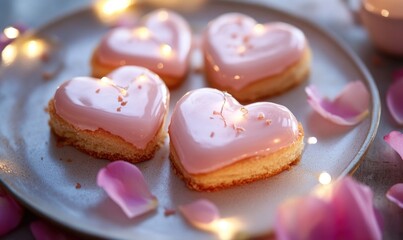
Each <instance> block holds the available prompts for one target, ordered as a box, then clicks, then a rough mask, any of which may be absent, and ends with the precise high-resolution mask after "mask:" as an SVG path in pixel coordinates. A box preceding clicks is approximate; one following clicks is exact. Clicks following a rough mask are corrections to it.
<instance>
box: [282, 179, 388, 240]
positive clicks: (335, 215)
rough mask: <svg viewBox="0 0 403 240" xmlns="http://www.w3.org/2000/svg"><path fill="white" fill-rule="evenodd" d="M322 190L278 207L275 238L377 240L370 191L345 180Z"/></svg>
mask: <svg viewBox="0 0 403 240" xmlns="http://www.w3.org/2000/svg"><path fill="white" fill-rule="evenodd" d="M322 190H327V191H325V194H323V193H322V195H321V194H318V193H316V192H313V193H312V194H310V195H308V196H305V197H301V198H298V199H296V200H288V201H286V202H285V203H283V204H281V205H280V206H279V208H278V209H277V214H276V225H275V232H276V236H277V238H278V239H381V237H382V231H381V228H382V226H381V225H382V222H381V221H380V219H379V216H378V215H377V212H376V210H375V209H374V207H373V201H372V198H373V195H372V192H371V189H369V188H368V187H367V186H365V185H362V184H360V183H358V182H356V181H354V180H353V179H352V178H351V177H345V178H343V179H340V180H338V181H336V182H334V183H333V184H331V185H327V186H322ZM321 192H324V191H321Z"/></svg>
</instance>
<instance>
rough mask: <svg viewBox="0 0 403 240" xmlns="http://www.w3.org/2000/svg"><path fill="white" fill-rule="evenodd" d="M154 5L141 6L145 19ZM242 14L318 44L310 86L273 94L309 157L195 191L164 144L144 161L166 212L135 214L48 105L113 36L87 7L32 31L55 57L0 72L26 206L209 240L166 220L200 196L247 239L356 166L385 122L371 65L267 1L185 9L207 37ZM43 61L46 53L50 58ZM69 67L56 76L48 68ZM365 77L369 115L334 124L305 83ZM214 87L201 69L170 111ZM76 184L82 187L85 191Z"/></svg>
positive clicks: (75, 220) (10, 156)
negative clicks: (59, 142) (61, 131)
mask: <svg viewBox="0 0 403 240" xmlns="http://www.w3.org/2000/svg"><path fill="white" fill-rule="evenodd" d="M150 10H151V8H150V7H146V6H137V7H136V12H137V14H139V15H143V14H144V13H146V12H148V11H150ZM231 11H236V12H243V13H246V14H248V15H250V16H253V17H254V18H256V19H257V20H258V21H260V22H268V21H284V22H288V23H291V24H293V25H295V26H297V27H299V28H301V29H302V30H303V31H304V33H305V34H306V36H307V37H308V39H309V42H310V46H311V48H312V50H313V65H312V69H311V75H310V77H309V79H308V81H306V82H305V83H303V84H301V85H300V86H298V87H296V88H294V89H292V90H290V91H288V92H287V93H285V94H283V95H281V96H278V97H275V98H271V99H268V100H269V101H274V102H277V103H280V104H283V105H286V106H287V107H288V108H290V109H291V111H293V112H294V114H295V115H296V117H297V118H298V119H299V120H300V121H301V122H302V124H303V126H304V128H305V136H306V137H305V139H309V138H310V137H315V138H316V139H317V143H316V144H306V147H305V151H304V153H303V156H302V159H301V162H300V163H299V164H298V165H297V166H295V167H293V168H292V169H291V170H289V171H285V172H283V173H281V174H279V175H277V176H274V177H272V178H269V179H266V180H262V181H258V182H256V183H252V184H248V185H245V186H241V187H234V188H231V189H228V190H222V191H219V192H214V193H199V192H194V191H190V190H189V189H187V188H186V187H185V185H184V183H183V182H182V181H181V180H180V179H179V178H178V177H177V176H176V175H175V174H174V173H173V171H172V170H171V168H170V163H169V160H168V154H169V148H168V147H167V143H168V141H169V139H167V140H166V142H165V146H164V147H163V148H162V149H161V150H159V151H158V153H157V155H156V157H155V158H154V159H153V160H151V161H148V162H145V163H141V164H138V167H139V168H140V169H141V170H142V172H143V173H144V175H145V178H146V180H147V182H148V184H149V186H150V188H151V191H152V192H153V193H154V194H155V195H156V196H157V198H158V199H159V203H160V204H159V208H158V210H157V211H154V212H151V213H149V214H146V215H144V216H141V217H139V218H136V219H132V220H129V219H127V218H126V217H125V215H124V214H123V212H122V210H121V209H119V208H118V207H117V205H116V204H115V203H113V202H112V201H111V200H110V199H109V198H108V197H107V196H106V194H105V193H104V191H103V190H102V189H100V188H99V187H98V186H97V185H96V175H97V172H98V171H99V169H100V168H102V167H104V166H105V165H106V164H107V163H108V162H107V161H105V160H100V159H93V158H91V157H89V156H88V155H86V154H83V153H81V152H79V151H77V150H75V149H74V148H72V147H63V148H59V147H57V146H56V142H55V138H54V136H53V135H52V134H51V133H50V129H49V126H48V115H47V113H46V112H45V111H44V109H45V107H46V105H47V102H48V100H49V99H50V98H51V97H52V95H53V94H54V92H55V89H56V87H57V86H58V85H59V84H61V83H62V82H63V81H65V80H67V79H70V78H72V77H75V76H79V75H89V73H90V65H89V59H90V56H91V53H92V50H93V49H94V47H95V46H96V44H97V43H98V41H99V40H100V37H101V36H102V35H103V34H105V33H106V31H107V27H106V26H104V25H103V24H101V22H100V21H99V20H98V19H97V17H96V16H95V15H94V13H93V12H92V11H91V10H89V9H86V10H83V11H79V12H77V13H74V14H72V15H69V16H66V17H64V18H61V19H60V20H58V21H55V22H53V23H51V24H48V25H47V26H45V27H43V28H42V29H40V30H39V31H38V32H36V33H35V34H34V35H33V36H26V37H25V38H24V39H21V41H19V42H17V43H18V44H20V45H21V44H23V42H24V41H27V39H28V38H30V37H34V38H36V37H40V38H45V39H47V40H48V41H49V39H58V40H57V41H56V42H55V41H53V42H52V44H51V46H50V47H51V48H52V49H53V50H52V51H53V54H52V55H51V56H50V61H40V60H35V59H28V58H26V57H23V56H22V55H23V54H20V55H19V56H18V57H17V59H16V61H15V62H14V63H13V64H11V65H9V66H6V67H3V68H2V69H1V72H0V74H1V76H0V77H1V78H0V111H1V115H2V117H1V118H0V143H1V144H0V177H1V181H2V182H3V184H4V185H5V186H6V187H7V188H8V189H9V190H10V191H11V192H12V193H13V194H14V195H15V196H16V197H17V198H19V199H20V200H21V201H22V202H23V203H24V204H25V205H26V206H27V207H29V208H30V209H33V210H34V211H36V212H37V213H39V214H41V215H43V216H45V217H47V218H49V219H51V220H53V221H54V222H56V223H58V224H60V225H63V226H65V227H67V228H69V229H72V230H74V231H78V232H80V233H83V234H88V235H93V236H97V237H104V238H108V239H131V238H136V239H206V238H212V237H214V235H212V234H211V233H206V232H202V231H199V230H196V229H194V228H192V227H190V226H189V225H188V224H187V223H186V222H185V221H184V220H183V219H182V217H181V216H180V214H176V215H173V216H169V217H166V216H164V207H167V208H175V207H177V206H178V205H180V204H184V203H189V202H191V201H193V200H195V199H198V198H207V199H210V200H211V201H213V202H214V203H215V204H216V205H217V206H218V208H219V210H220V211H221V214H222V216H223V217H225V218H234V219H236V220H238V221H239V222H240V225H239V226H238V227H237V228H236V230H237V231H238V232H239V233H241V234H246V235H248V236H250V235H252V236H259V235H262V234H267V233H269V232H270V230H272V227H273V221H274V213H275V210H276V207H277V206H278V205H279V204H280V203H281V202H283V201H284V200H285V199H287V198H289V197H292V196H297V195H301V194H305V193H307V192H308V191H309V190H311V189H312V188H313V187H314V186H315V185H316V184H318V175H319V173H321V172H322V171H327V172H328V173H329V174H330V175H331V176H332V177H333V178H337V177H339V176H342V175H345V174H348V173H349V172H352V171H353V170H354V169H355V168H356V167H357V166H358V164H359V162H360V159H362V157H363V154H364V153H365V151H366V150H367V148H368V146H369V144H370V143H371V141H372V139H373V137H374V135H375V133H376V129H377V126H378V121H379V114H380V105H379V104H378V103H379V96H378V93H377V89H376V86H375V84H374V82H373V80H372V78H371V77H370V75H369V74H368V71H367V70H366V69H365V68H364V66H363V64H362V63H361V62H360V61H359V60H358V59H357V58H356V57H355V56H354V55H353V54H352V53H351V51H348V50H346V48H345V47H343V46H341V45H340V43H338V42H337V41H336V40H335V39H334V38H333V37H332V36H329V34H327V33H325V32H323V31H322V30H321V29H319V28H318V27H316V26H313V25H312V24H311V23H309V22H307V21H305V20H301V19H299V18H297V17H294V16H290V15H289V14H287V13H284V12H280V11H277V10H273V9H270V8H267V7H263V6H255V5H249V4H241V3H229V2H222V1H209V2H208V3H206V5H204V6H201V7H200V8H199V9H197V10H195V11H191V12H182V14H183V15H184V17H185V18H187V19H188V20H189V22H190V24H191V25H192V27H193V30H194V32H195V33H199V32H200V31H201V29H202V28H203V27H204V26H205V25H206V24H207V22H208V21H209V20H211V19H213V18H214V17H216V16H218V15H220V14H222V13H226V12H231ZM42 60H43V59H42ZM60 61H62V62H63V68H61V71H60V72H59V74H58V75H56V76H55V77H54V78H53V79H51V80H44V79H43V77H42V75H43V73H44V71H54V70H55V69H56V68H58V66H60V65H59V64H60ZM357 79H359V80H362V81H363V82H364V83H365V84H366V85H367V87H368V89H369V91H370V93H371V109H370V115H369V117H368V118H366V119H365V120H364V121H363V122H361V123H360V124H359V125H357V126H354V127H340V126H337V125H334V124H332V123H330V122H328V121H326V120H324V119H323V118H321V117H320V116H319V115H317V114H316V113H313V111H312V109H311V108H310V106H309V105H308V104H307V102H306V95H305V93H304V87H305V86H306V85H307V84H316V85H317V86H318V87H319V88H320V89H321V90H322V91H323V92H324V93H325V94H326V95H328V96H334V95H335V94H336V93H337V92H339V91H340V90H341V89H342V88H343V86H344V85H345V84H347V83H348V82H349V81H353V80H357ZM202 86H205V83H204V79H203V76H202V74H201V73H198V72H197V71H192V73H191V74H190V76H189V78H188V79H187V80H186V83H185V84H184V85H182V86H181V87H180V88H179V89H177V90H174V91H172V92H171V102H172V104H171V109H172V108H173V105H174V104H175V103H176V101H177V100H178V99H179V98H180V97H181V96H182V95H183V94H184V93H185V92H187V91H188V90H191V89H195V88H198V87H202ZM77 183H80V184H81V188H80V189H76V188H75V186H76V184H77Z"/></svg>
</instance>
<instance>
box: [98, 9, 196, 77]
mask: <svg viewBox="0 0 403 240" xmlns="http://www.w3.org/2000/svg"><path fill="white" fill-rule="evenodd" d="M164 44H166V45H168V46H169V47H170V48H171V49H169V48H168V49H167V50H163V49H162V46H163V45H164ZM190 48H191V32H190V28H189V25H188V24H187V22H186V21H185V20H184V19H183V18H182V17H181V16H179V15H178V14H176V13H174V12H171V11H167V10H156V11H153V12H151V13H149V14H148V15H146V16H145V17H144V18H143V19H142V21H141V22H140V23H139V24H138V26H136V27H134V28H125V27H121V28H116V29H114V30H112V31H111V32H109V33H108V34H107V35H106V36H105V37H104V38H103V39H102V40H101V43H100V45H99V47H98V48H97V50H96V57H97V58H98V59H99V61H100V62H101V63H103V64H107V65H112V66H116V67H117V66H121V65H138V66H142V67H146V68H148V69H150V70H151V71H154V72H155V73H157V74H159V75H163V76H172V77H183V76H184V75H185V73H186V72H187V68H188V65H189V63H188V62H189V61H188V60H189V55H190ZM164 51H165V54H166V55H164Z"/></svg>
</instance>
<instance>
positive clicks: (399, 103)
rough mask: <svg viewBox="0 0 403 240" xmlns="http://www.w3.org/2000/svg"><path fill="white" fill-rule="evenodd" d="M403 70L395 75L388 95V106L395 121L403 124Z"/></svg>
mask: <svg viewBox="0 0 403 240" xmlns="http://www.w3.org/2000/svg"><path fill="white" fill-rule="evenodd" d="M402 89H403V69H400V70H398V71H396V72H395V73H394V74H393V82H392V84H391V85H390V86H389V88H388V91H387V93H386V104H387V106H388V109H389V112H390V114H391V115H392V117H393V119H395V121H396V122H397V123H398V124H403V94H402Z"/></svg>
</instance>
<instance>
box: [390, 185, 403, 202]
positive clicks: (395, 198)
mask: <svg viewBox="0 0 403 240" xmlns="http://www.w3.org/2000/svg"><path fill="white" fill-rule="evenodd" d="M386 197H387V198H388V199H389V200H390V201H392V202H394V203H396V205H397V206H399V207H400V208H403V183H398V184H395V185H393V186H392V187H391V188H390V189H389V190H388V192H387V193H386Z"/></svg>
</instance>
